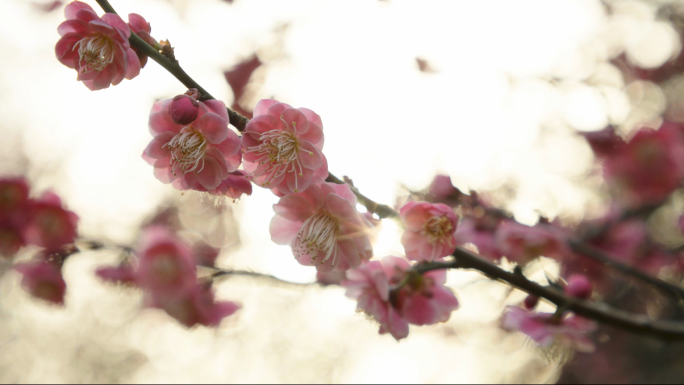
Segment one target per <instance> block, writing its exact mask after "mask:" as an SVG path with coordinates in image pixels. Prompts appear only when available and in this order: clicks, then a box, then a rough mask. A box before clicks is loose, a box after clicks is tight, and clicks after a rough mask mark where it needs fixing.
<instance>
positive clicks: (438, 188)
mask: <svg viewBox="0 0 684 385" xmlns="http://www.w3.org/2000/svg"><path fill="white" fill-rule="evenodd" d="M429 192H430V195H431V198H432V199H431V200H434V201H436V202H441V203H445V204H451V205H454V204H456V203H457V202H458V199H459V198H460V197H461V195H463V193H462V192H461V190H459V189H457V188H456V187H454V185H453V184H452V183H451V177H450V176H448V175H436V176H435V179H433V180H432V183H431V184H430V189H429Z"/></svg>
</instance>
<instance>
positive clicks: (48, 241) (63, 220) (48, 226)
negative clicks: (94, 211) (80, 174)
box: [24, 192, 78, 250]
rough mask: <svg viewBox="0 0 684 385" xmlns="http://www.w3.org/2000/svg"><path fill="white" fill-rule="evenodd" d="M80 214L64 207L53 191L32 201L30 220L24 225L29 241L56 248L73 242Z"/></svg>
mask: <svg viewBox="0 0 684 385" xmlns="http://www.w3.org/2000/svg"><path fill="white" fill-rule="evenodd" d="M77 224H78V216H77V215H76V214H74V213H73V212H71V211H68V210H65V209H64V208H63V207H62V201H61V199H59V197H58V196H57V195H55V194H54V193H51V192H46V193H44V194H43V195H42V196H41V197H40V198H39V199H37V200H35V201H32V204H31V206H30V208H29V210H28V222H27V223H26V225H25V226H24V237H25V239H26V241H27V243H30V244H34V245H38V246H41V247H45V248H46V249H48V250H55V249H58V248H60V247H61V246H64V245H66V244H70V243H73V242H74V240H75V239H76V235H77V229H76V227H77Z"/></svg>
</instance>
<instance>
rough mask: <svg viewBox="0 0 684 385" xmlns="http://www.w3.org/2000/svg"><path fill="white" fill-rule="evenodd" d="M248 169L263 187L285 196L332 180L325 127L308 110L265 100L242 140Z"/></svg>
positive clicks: (259, 106) (245, 163)
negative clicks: (324, 141) (327, 159)
mask: <svg viewBox="0 0 684 385" xmlns="http://www.w3.org/2000/svg"><path fill="white" fill-rule="evenodd" d="M242 149H243V150H242V151H243V153H244V155H243V157H244V168H245V171H246V172H247V174H248V175H249V177H250V178H251V179H252V181H254V183H256V184H258V185H259V186H261V187H265V188H270V189H271V190H273V192H274V193H276V195H279V196H283V195H287V194H295V193H298V192H303V191H306V189H307V188H308V187H309V186H310V185H315V184H318V183H321V182H323V181H324V180H325V178H327V177H328V163H327V161H326V159H325V156H324V155H323V153H322V152H321V150H322V149H323V123H322V122H321V118H320V116H318V115H317V114H316V113H315V112H313V111H311V110H309V109H306V108H299V109H297V108H292V107H290V106H289V105H287V104H285V103H279V102H277V101H275V100H271V99H262V100H260V101H259V103H257V105H256V107H255V109H254V118H253V119H252V120H250V121H249V123H248V124H247V127H246V128H245V131H244V133H243V136H242Z"/></svg>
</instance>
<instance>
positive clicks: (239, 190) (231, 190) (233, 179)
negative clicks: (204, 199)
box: [208, 170, 252, 200]
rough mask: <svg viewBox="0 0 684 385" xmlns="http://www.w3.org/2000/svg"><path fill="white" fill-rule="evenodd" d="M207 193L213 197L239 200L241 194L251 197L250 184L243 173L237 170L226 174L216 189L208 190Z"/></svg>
mask: <svg viewBox="0 0 684 385" xmlns="http://www.w3.org/2000/svg"><path fill="white" fill-rule="evenodd" d="M208 193H209V194H210V195H213V196H215V197H226V198H230V199H233V200H235V199H240V197H241V196H242V195H243V194H245V195H252V182H250V181H249V178H247V174H245V172H244V171H242V170H237V171H235V172H231V173H230V174H228V177H227V178H226V179H224V180H223V182H221V184H219V185H218V187H216V188H215V189H213V190H209V191H208Z"/></svg>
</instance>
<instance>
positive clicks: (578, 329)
mask: <svg viewBox="0 0 684 385" xmlns="http://www.w3.org/2000/svg"><path fill="white" fill-rule="evenodd" d="M501 327H502V328H504V329H506V330H510V331H519V332H522V333H524V334H527V335H528V336H529V337H530V338H532V339H533V340H534V341H536V342H537V343H538V344H539V345H540V346H542V347H550V346H551V345H553V344H554V343H560V344H562V345H563V346H565V347H568V348H572V349H575V350H577V351H578V352H582V353H592V352H594V350H595V349H596V347H595V346H594V343H593V342H592V341H591V339H589V337H588V336H587V334H588V333H589V332H592V331H594V330H596V328H597V325H596V323H595V322H593V321H590V320H587V319H584V318H581V317H578V316H570V317H566V318H562V319H558V318H556V317H554V314H553V313H532V312H529V311H527V310H524V309H522V308H519V307H515V306H508V307H507V308H506V311H505V312H504V314H503V318H502V320H501Z"/></svg>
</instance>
